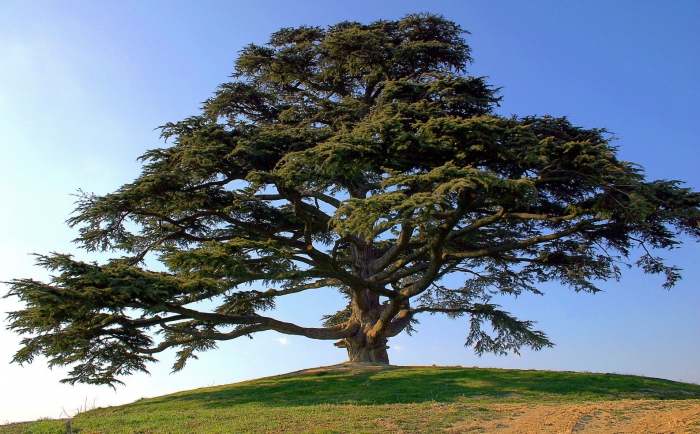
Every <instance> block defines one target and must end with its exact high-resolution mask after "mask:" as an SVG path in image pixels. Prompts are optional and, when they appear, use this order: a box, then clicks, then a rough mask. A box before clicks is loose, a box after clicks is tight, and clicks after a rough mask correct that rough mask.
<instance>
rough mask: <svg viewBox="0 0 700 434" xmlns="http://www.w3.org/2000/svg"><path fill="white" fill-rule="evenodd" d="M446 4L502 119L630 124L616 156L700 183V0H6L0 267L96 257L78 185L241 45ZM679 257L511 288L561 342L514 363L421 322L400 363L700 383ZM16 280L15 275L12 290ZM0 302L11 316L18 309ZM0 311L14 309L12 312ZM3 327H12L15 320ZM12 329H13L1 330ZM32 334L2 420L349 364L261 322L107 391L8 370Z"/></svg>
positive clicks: (694, 271) (178, 110)
mask: <svg viewBox="0 0 700 434" xmlns="http://www.w3.org/2000/svg"><path fill="white" fill-rule="evenodd" d="M415 12H432V13H437V14H442V15H444V16H445V17H446V18H448V19H451V20H454V21H456V22H458V23H459V24H461V25H462V26H463V27H464V28H465V29H467V30H469V31H470V32H471V33H472V34H471V35H470V36H468V37H467V42H468V43H469V44H470V45H471V47H472V49H473V53H472V55H473V57H474V60H475V61H474V64H473V65H472V66H471V68H470V70H469V73H470V74H471V75H477V76H482V75H483V76H489V77H490V78H489V81H490V82H491V84H493V85H494V86H496V87H502V91H501V93H502V95H503V96H504V100H503V102H502V104H501V106H502V107H501V108H500V113H501V114H503V115H510V114H518V115H531V114H539V115H543V114H551V115H554V116H563V115H566V116H569V118H570V119H571V121H572V122H573V123H574V124H577V125H581V126H585V127H605V128H607V129H609V130H610V131H613V132H615V133H616V135H617V137H618V138H619V140H618V141H617V143H616V144H617V145H618V146H619V148H620V149H619V154H620V157H621V158H622V159H624V160H628V161H633V162H636V163H639V164H641V165H642V166H644V167H645V168H646V173H647V175H648V177H649V178H652V179H658V178H665V179H681V180H684V181H686V182H687V183H688V184H687V185H688V186H690V187H692V188H694V189H696V190H698V189H700V173H699V172H698V170H697V162H698V161H700V146H698V136H699V134H698V133H699V131H698V129H699V127H698V125H699V124H698V119H700V84H699V83H700V81H699V80H698V77H700V49H699V48H698V47H700V30H698V28H697V23H698V22H700V3H698V2H696V1H682V0H676V1H674V2H652V1H650V2H638V1H614V0H613V1H608V2H558V1H529V2H508V1H488V2H487V1H470V0H465V1H439V0H433V1H430V2H425V1H406V0H402V1H384V2H377V1H353V2H337V1H321V0H317V1H293V2H292V1H281V0H258V1H255V2H252V1H228V2H223V1H221V2H219V1H197V2H195V1H189V2H185V1H179V2H170V1H168V2H166V1H148V2H142V1H119V2H117V1H103V2H94V1H72V2H59V1H40V0H38V1H32V2H25V1H19V0H7V1H4V2H2V4H0V187H1V188H0V204H1V207H2V208H1V209H0V210H1V212H0V280H2V281H7V280H10V279H12V278H21V277H34V278H38V279H46V278H47V275H46V273H45V271H44V270H42V269H39V268H36V267H34V266H33V258H32V257H31V256H30V255H29V253H32V252H37V253H47V252H50V251H58V252H65V253H74V254H75V255H76V256H77V257H78V258H81V259H86V260H100V259H104V257H105V256H104V255H88V254H86V253H85V252H84V251H82V250H78V249H77V246H76V245H74V244H72V243H71V242H70V241H71V240H72V239H73V238H75V236H76V235H77V234H76V233H75V231H73V230H71V229H69V228H68V227H67V226H66V225H65V224H64V221H65V220H66V219H67V218H68V216H69V215H70V212H71V211H72V209H73V201H74V198H73V197H72V196H71V194H72V193H74V192H75V191H76V190H77V189H79V188H82V189H83V190H86V191H92V192H95V193H97V194H105V193H108V192H110V191H113V190H115V189H116V188H118V187H119V186H120V185H122V184H124V183H127V182H130V181H131V180H133V179H134V178H135V177H136V176H137V175H138V173H139V165H138V164H137V163H136V161H135V160H136V157H138V156H139V155H141V154H142V153H143V152H144V151H145V150H147V149H151V148H155V147H161V146H163V143H162V142H161V141H159V139H158V133H157V131H154V128H155V127H157V126H159V125H162V124H164V123H166V122H169V121H177V120H180V119H183V118H185V117H187V116H190V115H193V114H196V113H197V110H198V107H199V105H200V103H201V102H202V101H204V100H205V99H206V98H207V97H209V96H210V95H211V94H212V92H213V91H214V90H215V88H216V86H217V85H218V84H220V83H223V82H225V81H227V79H228V76H229V74H230V73H231V72H232V70H233V61H234V59H235V57H236V54H237V52H238V51H239V50H240V49H241V48H242V47H243V46H244V45H246V44H248V43H251V42H254V43H264V42H265V41H267V38H268V36H269V35H270V33H272V32H274V31H276V30H279V29H280V28H281V27H293V26H298V25H302V24H306V25H321V26H325V25H329V24H334V23H337V22H339V21H343V20H356V21H361V22H370V21H374V20H377V19H398V18H400V17H402V16H403V15H405V14H408V13H415ZM666 256H667V257H670V258H672V262H674V263H675V264H677V265H679V266H680V267H681V268H683V269H684V272H683V280H682V281H681V282H680V283H679V284H678V285H677V286H676V287H675V288H673V289H672V290H671V291H665V290H663V289H662V288H661V284H662V283H663V279H662V278H661V277H658V276H646V275H643V274H642V273H640V272H639V271H638V270H630V271H629V272H627V273H625V275H624V277H623V279H622V280H621V281H620V282H607V283H604V284H603V285H602V288H603V289H604V292H603V293H600V294H597V295H589V294H574V293H571V292H570V291H569V290H567V289H566V288H561V287H558V286H556V285H548V286H544V287H543V290H544V291H545V292H546V295H545V296H543V297H539V296H534V295H525V296H521V297H519V298H518V299H503V300H500V301H501V303H502V304H503V306H504V307H505V308H506V310H509V311H510V312H512V313H514V314H516V315H517V316H518V317H520V318H527V319H532V320H536V321H538V326H539V328H541V329H542V330H544V331H545V332H547V333H548V335H549V336H550V338H551V339H552V340H553V341H554V342H555V343H556V344H557V346H555V347H554V348H552V349H546V350H543V351H540V352H531V351H524V352H523V353H522V356H521V357H520V358H517V357H513V356H508V357H493V356H484V357H481V358H479V357H477V356H475V355H474V354H473V353H472V352H471V350H470V349H469V348H465V347H464V346H463V343H464V339H465V337H466V334H467V327H468V323H467V321H465V320H461V321H460V320H457V321H452V320H448V319H446V318H442V317H438V316H433V317H430V316H429V317H424V318H423V319H422V320H421V324H420V325H419V328H418V333H417V334H416V335H414V336H413V337H407V336H405V335H400V336H398V337H396V338H394V339H392V340H391V342H390V346H391V349H390V350H389V353H390V358H391V361H392V363H394V364H399V365H426V364H428V365H430V364H438V365H462V366H495V367H508V368H521V369H556V370H574V371H594V372H618V373H629V374H639V375H647V376H653V377H661V378H668V379H672V380H683V381H692V382H700V347H699V346H698V345H697V336H698V335H700V316H699V315H698V312H699V311H700V270H699V269H698V258H700V246H698V245H697V244H696V243H693V242H691V241H689V242H688V243H686V244H685V245H684V246H683V247H682V248H681V249H678V250H675V251H672V252H667V253H666ZM5 291H6V290H5V289H2V292H3V293H4V292H5ZM333 301H335V300H334V298H333V297H332V296H331V295H326V294H323V293H322V292H318V291H317V292H315V293H313V294H311V295H309V296H308V297H304V296H302V297H300V298H297V299H293V300H291V301H290V302H283V303H282V304H281V305H280V311H281V312H280V315H282V316H284V317H285V318H288V319H297V320H299V321H302V322H304V323H305V324H313V323H314V322H315V321H317V320H318V319H319V318H320V316H321V315H322V314H324V313H328V311H327V310H324V308H327V307H328V305H329V304H330V303H331V302H333ZM18 308H19V305H18V304H17V303H16V302H15V301H14V300H7V299H5V300H0V312H7V311H11V310H15V309H18ZM0 315H1V316H2V318H3V319H4V314H0ZM4 324H6V323H4ZM4 324H3V325H4ZM18 348H19V338H18V337H17V336H16V335H14V334H11V333H10V332H8V331H6V330H4V327H3V329H1V330H0V378H1V379H2V384H3V389H5V390H12V392H13V393H12V394H8V393H3V394H1V395H0V423H3V422H6V421H18V420H28V419H35V418H38V417H58V416H59V415H61V413H62V412H63V411H65V412H66V413H68V414H72V413H73V412H74V410H75V409H77V408H78V407H80V406H83V405H84V404H85V403H86V402H88V403H89V405H93V404H94V405H97V406H107V405H116V404H118V403H123V402H128V401H132V400H135V399H138V398H141V397H146V396H156V395H160V394H164V393H169V392H174V391H177V390H182V389H190V388H196V387H203V386H206V385H210V384H226V383H230V382H235V381H241V380H245V379H250V378H255V377H260V376H266V375H274V374H278V373H284V372H289V371H293V370H298V369H303V368H308V367H313V366H319V365H329V364H334V363H340V362H343V361H345V360H346V354H345V353H344V352H343V351H342V350H339V349H336V348H335V347H333V346H332V345H331V344H330V343H328V342H317V341H312V340H308V339H304V338H300V337H293V336H291V337H290V336H286V337H283V336H281V335H277V334H274V333H264V334H260V335H258V336H257V337H256V338H255V339H253V340H247V339H246V340H245V341H243V340H238V341H230V342H225V343H223V344H222V345H221V346H220V349H219V350H217V351H211V352H209V353H205V354H203V355H202V356H201V357H200V360H198V361H193V362H190V364H189V365H188V367H187V368H186V369H185V370H184V371H183V372H181V373H177V374H170V373H169V369H170V366H171V365H172V362H173V357H172V354H163V355H162V356H161V357H160V359H161V363H159V364H156V365H152V369H151V373H152V375H151V376H146V375H136V376H133V377H130V378H127V379H126V383H127V386H126V387H119V388H118V390H117V391H116V392H114V391H112V390H110V389H108V388H106V387H102V388H101V387H95V386H84V385H79V386H75V387H72V386H68V385H61V384H59V383H58V380H60V379H61V378H63V377H64V372H65V371H63V370H60V369H54V370H53V371H51V370H49V369H48V368H47V367H46V364H45V360H44V359H41V358H40V359H37V360H36V361H35V362H34V364H32V365H29V366H25V367H24V368H22V367H19V366H16V365H10V364H9V361H10V359H11V357H12V354H13V353H14V352H15V351H16V350H17V349H18Z"/></svg>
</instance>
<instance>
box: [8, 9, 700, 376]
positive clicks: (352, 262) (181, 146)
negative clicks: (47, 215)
mask: <svg viewBox="0 0 700 434" xmlns="http://www.w3.org/2000/svg"><path fill="white" fill-rule="evenodd" d="M466 33H467V32H465V31H464V30H463V29H461V28H460V27H459V26H458V25H457V24H455V23H453V22H450V21H448V20H446V19H444V18H442V17H440V16H436V15H431V14H418V15H408V16H406V17H404V18H403V19H400V20H397V21H376V22H373V23H371V24H361V23H357V22H342V23H339V24H336V25H334V26H330V27H327V28H321V27H299V28H285V29H282V30H280V31H278V32H276V33H274V34H273V35H272V36H271V38H270V40H269V42H268V43H267V44H264V45H249V46H246V47H245V48H243V50H241V52H240V55H239V57H238V59H237V60H236V63H235V71H234V73H233V75H232V80H231V81H230V82H228V83H224V84H222V85H221V86H220V87H219V88H218V90H216V92H215V94H214V95H213V96H212V97H211V98H210V99H208V100H207V101H205V102H204V104H203V107H202V110H201V112H200V114H198V115H196V116H192V117H189V118H187V119H185V120H182V121H180V122H175V123H168V124H166V125H164V126H162V127H161V133H162V137H163V138H164V139H165V140H166V142H168V143H169V146H168V147H164V148H160V149H153V150H150V151H147V152H146V153H145V154H144V155H143V156H142V157H141V162H142V163H143V170H142V173H141V175H140V176H139V177H138V178H137V179H136V180H135V181H133V182H132V183H129V184H125V185H124V186H123V187H121V188H119V189H118V190H117V191H115V192H113V193H110V194H107V195H104V196H96V195H92V194H88V193H84V192H81V193H80V195H79V200H78V202H77V208H76V212H75V214H74V215H73V217H71V218H70V219H69V220H68V223H69V224H70V226H72V227H76V228H78V230H79V237H78V238H77V240H76V241H77V242H78V243H79V244H80V245H81V246H82V247H83V248H85V249H87V250H88V251H111V252H115V255H120V256H115V257H114V259H112V260H110V261H107V262H106V263H104V264H97V263H85V262H80V261H76V260H74V259H73V258H72V257H71V256H70V255H65V254H58V253H53V254H49V255H41V256H39V257H38V263H39V265H40V266H42V267H45V268H47V269H49V270H51V271H52V272H53V278H52V280H51V281H50V282H48V283H45V282H40V281H36V280H32V279H18V280H14V281H12V282H10V284H11V290H10V292H9V294H8V296H11V297H18V298H19V299H20V300H21V301H22V302H24V303H25V307H24V308H23V309H22V310H19V311H16V312H11V313H10V314H9V321H10V324H9V328H10V329H12V330H14V331H15V332H17V333H18V334H20V335H23V336H24V339H23V341H22V348H21V349H20V350H19V351H18V352H17V353H16V355H15V357H14V361H15V362H17V363H30V362H32V360H33V359H34V357H35V356H37V355H43V356H46V357H48V360H49V364H50V365H51V366H53V365H59V366H63V365H68V366H72V367H73V368H72V369H73V370H72V371H71V372H70V374H69V375H70V376H69V378H67V379H66V380H64V381H68V382H70V383H75V382H84V383H95V384H109V385H114V384H115V383H118V382H119V380H118V377H120V376H123V375H127V374H130V373H132V372H135V371H145V370H146V364H147V363H148V362H152V361H154V360H155V359H154V354H156V353H159V352H161V351H164V350H166V349H169V348H175V349H177V360H176V362H175V366H174V369H175V370H179V369H182V368H183V367H184V366H185V363H186V362H187V361H188V359H190V358H192V357H196V354H197V353H198V352H201V351H206V350H210V349H213V348H216V346H217V342H220V341H225V340H230V339H235V338H239V337H244V336H248V337H250V336H253V335H254V334H256V333H259V332H263V331H267V330H274V331H277V332H280V333H285V334H292V335H300V336H306V337H308V338H312V339H324V340H334V341H336V342H335V345H336V346H338V347H341V348H346V349H347V351H348V355H349V358H350V360H352V361H360V362H382V363H388V361H389V360H388V356H387V352H386V348H387V346H386V344H387V340H388V339H389V338H391V337H393V336H396V335H397V334H398V333H400V332H402V331H404V330H406V331H409V332H410V331H411V330H412V327H413V326H414V325H415V324H416V322H417V318H418V316H419V315H420V314H423V313H429V314H436V313H442V314H446V315H448V316H450V317H454V318H458V317H462V316H467V317H469V318H470V321H468V322H467V324H469V326H468V330H467V331H466V332H465V333H466V334H467V338H466V344H467V345H469V346H473V348H474V349H475V351H476V352H477V353H479V354H482V353H485V352H493V353H497V354H505V353H509V352H515V353H517V352H518V351H519V350H520V349H521V348H522V347H531V348H534V349H541V348H543V347H547V346H551V345H552V343H551V342H550V341H549V340H548V338H547V337H546V335H545V334H544V333H543V332H541V331H538V330H535V329H534V328H533V325H534V323H533V322H532V321H528V320H520V319H517V318H516V317H514V316H513V315H511V314H510V313H508V312H505V311H503V310H501V309H500V308H499V306H498V305H497V304H495V303H493V300H492V299H493V296H494V295H496V294H507V295H513V296H517V295H519V294H522V293H523V292H533V293H537V294H539V293H540V291H539V290H538V284H541V283H542V282H548V281H557V282H560V283H561V284H562V285H565V286H568V287H570V288H571V289H573V290H574V291H584V292H596V291H598V288H597V287H596V282H599V281H605V280H609V279H618V278H619V276H620V273H621V267H623V266H632V265H635V264H636V265H637V266H639V267H641V268H642V269H643V270H644V271H645V272H647V273H655V274H659V273H660V274H663V275H665V276H666V283H665V284H664V287H666V288H670V287H671V286H673V284H674V283H675V282H676V281H677V280H678V279H680V274H679V270H678V268H676V267H674V266H673V265H669V264H667V263H666V262H665V261H664V260H663V259H662V258H661V257H659V256H657V255H656V254H655V253H654V250H659V249H669V248H674V247H676V246H677V245H678V244H680V241H681V239H680V236H681V235H683V234H686V235H687V236H689V237H690V238H696V239H697V238H698V237H700V227H699V223H698V222H699V221H700V209H699V206H700V194H698V193H697V192H694V191H692V190H690V189H688V188H685V187H683V186H682V183H681V182H680V181H675V180H670V181H669V180H660V181H647V180H646V179H645V177H644V172H643V170H642V168H641V167H639V166H638V165H636V164H633V163H630V162H625V161H620V160H618V158H617V156H616V148H615V146H613V145H612V140H613V137H612V135H611V134H609V133H608V132H607V131H606V130H604V129H585V128H581V127H577V126H574V125H573V124H572V123H571V122H570V121H569V120H568V119H566V118H555V117H551V116H542V117H539V116H525V117H517V116H512V117H503V116H500V115H497V114H496V113H495V112H494V108H495V107H496V106H497V105H498V103H499V101H500V98H501V97H500V96H499V95H498V89H496V88H494V87H492V86H491V85H489V84H488V83H487V81H486V80H485V78H484V77H472V76H469V75H468V74H467V67H468V65H469V64H470V62H471V61H472V59H471V57H470V49H469V47H468V46H467V45H466V43H465V41H464V36H465V34H466ZM639 252H641V253H639ZM638 253H639V254H640V255H641V256H639V259H636V258H637V257H638ZM147 257H148V258H150V259H149V261H150V260H158V261H160V262H161V263H162V264H163V267H162V268H161V269H164V270H166V271H163V272H156V271H153V270H152V269H149V268H148V267H147V266H146V265H145V259H146V258H147ZM448 276H449V277H450V278H449V279H448ZM454 282H460V283H458V284H454ZM315 289H325V290H328V291H339V292H340V293H341V294H342V296H343V297H344V299H343V297H340V298H341V299H342V304H341V305H340V306H339V309H338V311H337V312H329V313H328V315H326V316H324V318H323V319H322V320H323V321H322V323H321V322H319V326H318V327H306V326H301V325H297V324H292V323H288V322H284V321H280V320H278V319H275V318H274V317H273V316H271V315H269V314H267V312H270V311H273V310H274V307H275V301H276V300H277V298H278V297H282V296H287V295H290V296H291V295H293V294H298V293H301V292H304V291H310V290H315ZM202 302H205V303H202ZM203 306H206V307H207V309H204V308H202V307H203ZM211 306H214V307H213V308H210V307H211ZM316 320H318V319H316Z"/></svg>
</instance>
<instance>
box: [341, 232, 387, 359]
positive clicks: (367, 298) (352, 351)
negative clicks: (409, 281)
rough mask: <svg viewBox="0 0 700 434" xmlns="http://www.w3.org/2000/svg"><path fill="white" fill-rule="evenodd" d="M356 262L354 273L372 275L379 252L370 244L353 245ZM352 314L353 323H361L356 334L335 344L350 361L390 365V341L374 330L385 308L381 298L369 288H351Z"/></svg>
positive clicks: (365, 277) (354, 263) (364, 275)
mask: <svg viewBox="0 0 700 434" xmlns="http://www.w3.org/2000/svg"><path fill="white" fill-rule="evenodd" d="M352 253H353V265H354V272H355V275H357V276H358V277H360V278H362V279H367V278H369V277H370V276H371V275H372V274H373V273H374V270H373V269H372V267H371V263H372V260H374V259H375V257H376V254H377V252H376V251H375V249H374V247H373V246H372V244H371V243H368V244H366V245H364V246H362V247H359V246H353V249H352ZM351 294H352V295H351V297H352V300H351V303H350V304H351V306H352V315H351V317H350V323H355V324H359V328H358V331H357V333H355V335H353V336H351V337H348V338H345V339H342V340H340V341H338V342H336V344H335V345H336V346H338V347H340V348H345V349H347V352H348V358H349V359H350V361H351V362H371V363H385V364H387V365H388V364H389V354H388V353H387V349H388V348H389V347H388V346H387V342H388V341H389V340H388V338H387V337H385V336H384V333H382V332H379V333H377V330H374V328H375V326H376V325H377V323H378V321H379V319H380V317H381V313H382V311H383V310H384V308H385V306H383V305H382V304H381V303H380V301H379V295H378V294H377V293H376V292H373V291H371V290H369V289H366V288H362V289H359V288H358V289H353V290H352V291H351Z"/></svg>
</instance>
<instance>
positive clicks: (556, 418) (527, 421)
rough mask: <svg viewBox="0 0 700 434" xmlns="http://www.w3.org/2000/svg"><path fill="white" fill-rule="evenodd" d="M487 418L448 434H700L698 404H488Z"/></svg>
mask: <svg viewBox="0 0 700 434" xmlns="http://www.w3.org/2000/svg"><path fill="white" fill-rule="evenodd" d="M480 408H483V409H487V410H490V411H491V412H493V417H489V418H488V420H465V421H462V422H459V423H457V424H455V425H453V426H452V427H451V428H449V429H447V430H446V432H447V433H514V434H515V433H518V434H528V433H551V434H554V433H557V434H559V433H601V434H607V433H644V434H646V433H700V402H699V401H698V400H692V401H670V400H669V401H658V400H656V401H652V400H641V401H639V400H623V401H605V402H590V403H585V404H556V403H552V404H491V405H489V404H486V405H483V406H480Z"/></svg>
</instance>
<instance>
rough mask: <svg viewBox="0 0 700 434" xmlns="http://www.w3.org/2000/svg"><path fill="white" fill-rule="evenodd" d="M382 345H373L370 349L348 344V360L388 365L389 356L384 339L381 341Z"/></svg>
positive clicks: (351, 343)
mask: <svg viewBox="0 0 700 434" xmlns="http://www.w3.org/2000/svg"><path fill="white" fill-rule="evenodd" d="M382 340H383V341H384V343H383V344H379V345H375V346H374V347H372V348H370V347H368V346H359V345H353V343H354V342H352V341H350V342H348V344H349V345H348V347H347V350H348V358H349V359H350V361H351V362H371V363H384V364H387V365H388V364H389V354H388V353H387V351H386V350H387V349H388V348H389V347H388V346H387V345H386V339H382Z"/></svg>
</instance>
